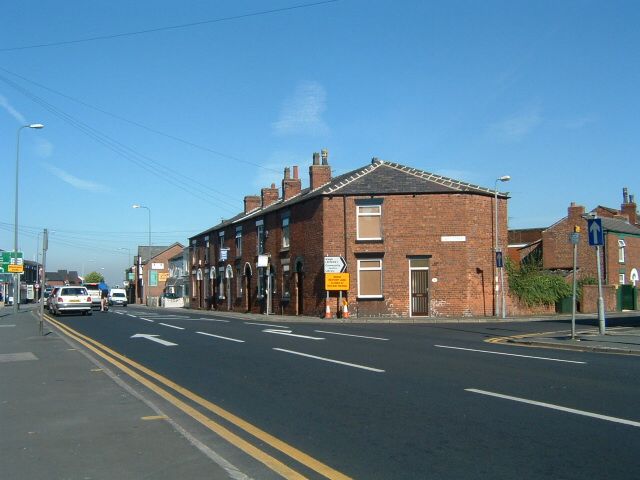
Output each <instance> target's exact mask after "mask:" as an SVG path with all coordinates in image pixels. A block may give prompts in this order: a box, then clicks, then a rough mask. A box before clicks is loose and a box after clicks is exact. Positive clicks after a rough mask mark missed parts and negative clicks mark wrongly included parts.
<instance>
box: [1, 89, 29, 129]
mask: <svg viewBox="0 0 640 480" xmlns="http://www.w3.org/2000/svg"><path fill="white" fill-rule="evenodd" d="M0 107H2V108H4V109H5V110H6V111H7V112H8V113H9V115H11V116H12V117H13V118H15V119H16V120H17V121H18V123H20V124H21V125H26V124H27V119H26V118H24V115H22V114H21V113H20V112H19V111H18V110H16V109H15V108H13V106H12V105H11V104H10V103H9V100H7V98H6V97H4V96H2V95H0Z"/></svg>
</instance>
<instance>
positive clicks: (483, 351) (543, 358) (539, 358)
mask: <svg viewBox="0 0 640 480" xmlns="http://www.w3.org/2000/svg"><path fill="white" fill-rule="evenodd" d="M434 347H438V348H450V349H452V350H465V351H467V352H480V353H491V354H493V355H507V356H509V357H522V358H533V359H535V360H548V361H550V362H564V363H578V364H581V365H585V364H586V363H587V362H577V361H575V360H561V359H559V358H548V357H533V356H531V355H517V354H515V353H505V352H492V351H491V350H476V349H474V348H461V347H448V346H447V345H434Z"/></svg>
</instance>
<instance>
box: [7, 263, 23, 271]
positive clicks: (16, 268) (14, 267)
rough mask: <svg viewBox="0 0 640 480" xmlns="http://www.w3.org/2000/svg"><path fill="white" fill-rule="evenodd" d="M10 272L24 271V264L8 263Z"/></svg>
mask: <svg viewBox="0 0 640 480" xmlns="http://www.w3.org/2000/svg"><path fill="white" fill-rule="evenodd" d="M7 267H9V273H24V265H7Z"/></svg>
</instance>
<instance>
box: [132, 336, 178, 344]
mask: <svg viewBox="0 0 640 480" xmlns="http://www.w3.org/2000/svg"><path fill="white" fill-rule="evenodd" d="M158 336H159V335H149V334H146V333H136V334H135V335H131V338H146V339H147V340H151V341H152V342H156V343H159V344H161V345H164V346H165V347H176V346H177V345H178V344H177V343H173V342H169V341H167V340H162V339H161V338H156V337H158Z"/></svg>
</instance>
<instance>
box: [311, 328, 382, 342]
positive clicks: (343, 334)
mask: <svg viewBox="0 0 640 480" xmlns="http://www.w3.org/2000/svg"><path fill="white" fill-rule="evenodd" d="M314 332H318V333H328V334H330V335H342V336H344V337H356V338H367V339H369V340H389V339H388V338H380V337H365V336H364V335H351V334H349V333H338V332H325V331H324V330H314Z"/></svg>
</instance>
